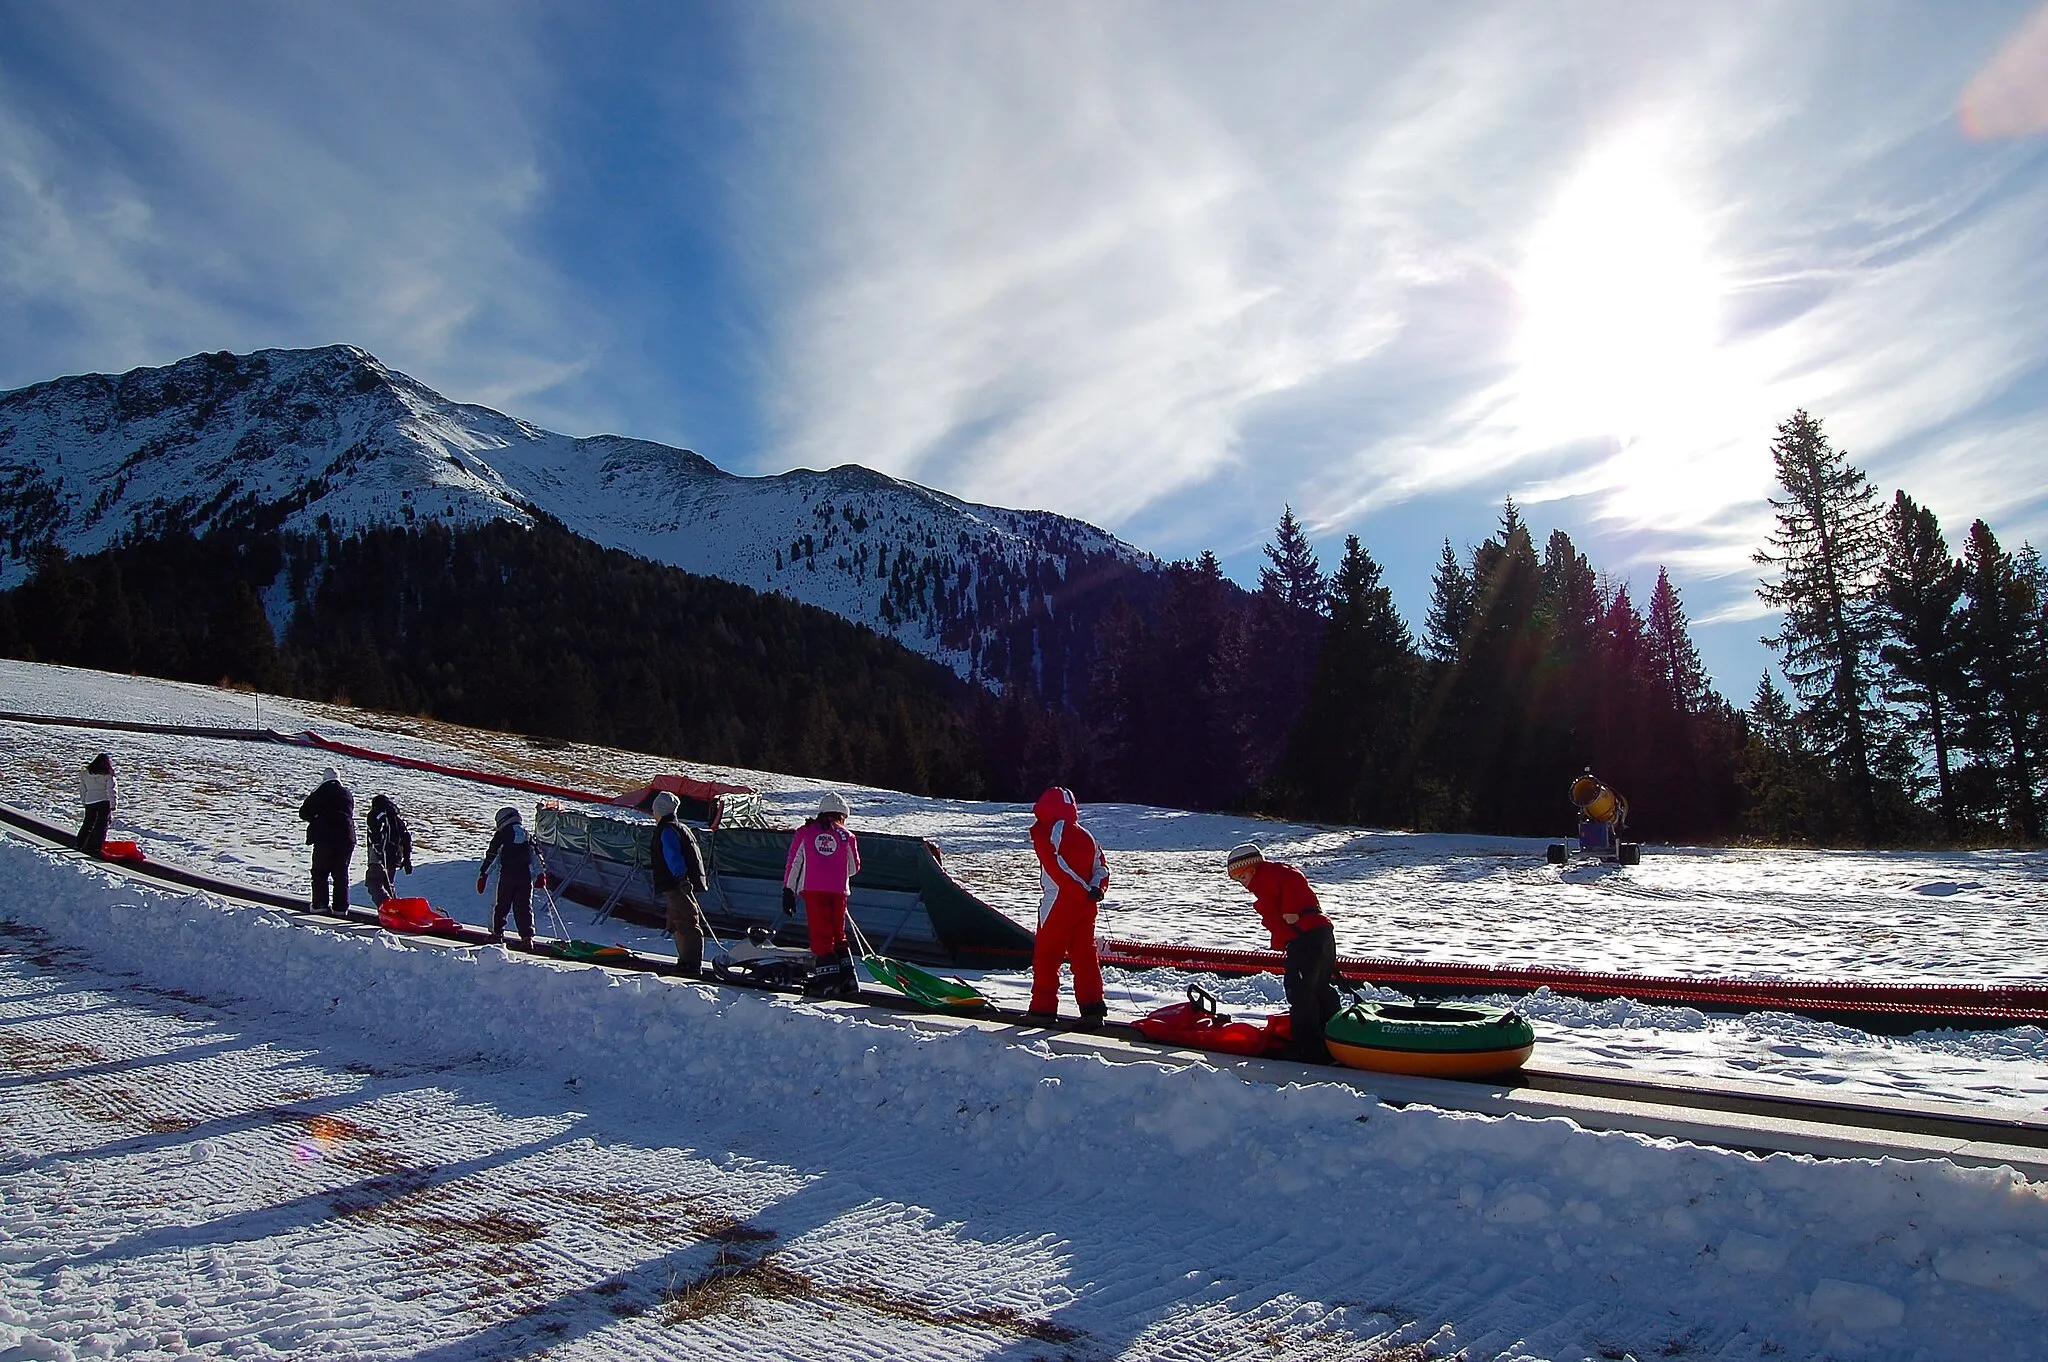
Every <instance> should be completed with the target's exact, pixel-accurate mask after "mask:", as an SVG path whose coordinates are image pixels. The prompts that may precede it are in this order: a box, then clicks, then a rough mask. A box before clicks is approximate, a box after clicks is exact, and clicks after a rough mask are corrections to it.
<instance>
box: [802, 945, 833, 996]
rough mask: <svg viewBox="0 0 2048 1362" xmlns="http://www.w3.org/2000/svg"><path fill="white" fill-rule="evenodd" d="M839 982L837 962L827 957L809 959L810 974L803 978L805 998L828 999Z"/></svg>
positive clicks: (818, 956)
mask: <svg viewBox="0 0 2048 1362" xmlns="http://www.w3.org/2000/svg"><path fill="white" fill-rule="evenodd" d="M838 982H839V962H838V961H837V960H835V959H833V958H832V957H831V956H829V955H814V956H812V957H811V972H810V973H809V974H807V975H805V976H804V996H805V997H806V998H829V997H831V996H832V994H833V989H834V987H835V986H836V985H837V984H838Z"/></svg>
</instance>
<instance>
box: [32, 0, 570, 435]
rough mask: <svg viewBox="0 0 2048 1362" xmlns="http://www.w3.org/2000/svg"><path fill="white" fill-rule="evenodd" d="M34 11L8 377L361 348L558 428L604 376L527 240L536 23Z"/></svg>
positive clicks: (271, 11)
mask: <svg viewBox="0 0 2048 1362" xmlns="http://www.w3.org/2000/svg"><path fill="white" fill-rule="evenodd" d="M10 10H11V12H10V14H9V16H8V19H9V24H10V30H11V32H12V34H13V35H14V37H13V40H11V41H10V48H11V49H12V56H11V57H10V58H8V59H6V60H4V61H0V289H4V290H5V295H6V298H5V301H6V305H5V306H4V307H0V314H5V315H7V316H9V317H11V318H12V319H13V321H12V322H11V323H0V327H4V328H5V330H6V331H11V332H12V333H13V334H11V335H0V343H4V346H5V354H6V362H7V365H8V373H7V374H6V376H5V379H0V381H7V380H11V381H14V382H26V381H30V380H33V379H37V378H43V377H48V376H50V375H51V374H52V373H55V372H60V371H70V370H74V369H77V368H117V367H121V366H125V365H130V364H143V363H162V362H165V361H167V360H169V359H172V358H176V357H178V356H181V355H184V354H187V353H191V352H194V351H198V350H203V349H205V350H210V349H223V348H231V349H248V348H255V347H258V346H263V345H308V344H324V343H329V342H334V341H349V342H353V343H356V344H360V345H363V346H366V347H368V348H370V349H372V350H375V351H378V352H379V353H381V354H383V355H384V356H385V357H386V358H387V359H390V360H391V361H392V362H393V363H398V364H401V365H402V366H405V367H411V368H414V369H416V370H419V371H422V372H421V376H422V377H426V378H429V379H430V380H433V381H437V382H439V383H440V384H442V385H444V386H447V387H449V388H450V389H451V390H453V391H456V392H459V393H460V394H461V395H463V396H465V397H468V398H471V399H473V400H485V401H494V402H498V403H503V404H507V405H520V404H525V405H526V406H527V407H528V411H529V414H534V413H532V407H533V406H534V405H536V404H539V405H542V406H545V403H544V401H543V400H542V398H541V395H542V394H543V393H545V392H546V390H547V389H549V388H551V387H553V386H555V385H558V384H559V383H560V382H561V381H562V379H563V378H564V377H565V376H567V375H569V374H572V373H574V372H575V371H576V369H577V367H578V365H579V364H581V363H582V362H584V361H585V359H586V357H587V355H588V353H589V352H590V350H591V348H592V340H593V337H592V335H591V333H590V331H588V330H586V329H584V328H583V327H579V326H577V325H575V324H574V323H576V322H582V323H586V324H587V323H589V322H590V321H592V319H591V318H590V317H588V316H587V315H585V316H580V317H579V316H578V312H577V308H576V306H575V304H574V302H573V300H572V299H569V298H566V297H564V296H562V295H561V294H560V292H559V291H556V290H554V289H552V288H551V284H552V282H553V279H554V274H553V271H552V269H551V267H550V266H549V264H548V262H547V261H546V260H544V259H542V258H539V257H538V256H537V255H536V253H535V252H533V251H532V250H531V249H530V247H529V245H528V243H526V242H525V241H523V240H522V236H521V226H522V223H523V222H524V221H525V220H526V219H527V217H528V216H529V215H530V214H531V212H532V211H533V208H534V206H535V204H536V202H537V201H538V199H539V198H540V196H541V195H542V194H543V192H544V190H545V185H544V184H543V183H542V180H541V177H540V175H539V172H538V170H537V160H536V154H535V150H534V142H535V138H536V135H537V134H536V131H535V129H534V128H533V126H532V123H531V113H532V110H533V104H534V100H533V98H532V96H533V94H534V92H535V91H537V90H540V89H543V88H544V85H545V72H544V68H543V66H542V64H541V62H540V60H539V54H538V53H536V51H535V50H534V49H533V46H532V44H531V43H530V41H529V40H528V38H527V37H526V36H525V35H524V33H523V32H522V30H521V27H520V26H519V25H518V24H517V23H516V22H512V20H514V19H515V18H516V14H514V13H512V12H509V11H500V10H496V9H492V8H481V9H471V8H458V7H435V8H431V9H422V8H419V7H413V6H378V5H369V6H325V7H289V8H286V9H279V8H277V7H274V6H263V5H217V6H206V7H197V8H192V7H178V6H170V7H166V6H142V5H132V6H121V5H106V6H87V7H47V6H36V7H30V6H22V5H15V6H11V7H10ZM37 49H40V50H39V51H38V50H37ZM39 58H40V60H39Z"/></svg>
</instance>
